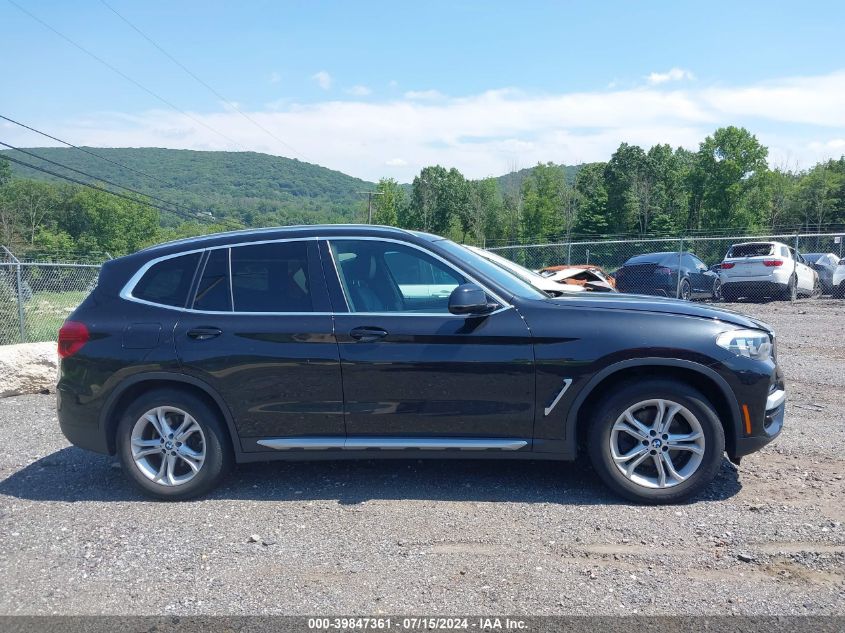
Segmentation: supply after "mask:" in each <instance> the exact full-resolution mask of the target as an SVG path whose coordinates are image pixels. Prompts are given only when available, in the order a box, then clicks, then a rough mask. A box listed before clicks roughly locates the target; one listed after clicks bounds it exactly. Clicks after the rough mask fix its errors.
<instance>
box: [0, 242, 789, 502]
mask: <svg viewBox="0 0 845 633" xmlns="http://www.w3.org/2000/svg"><path fill="white" fill-rule="evenodd" d="M432 271H435V272H434V273H432ZM447 279H448V280H449V282H448V283H446V280H447ZM420 280H423V281H422V282H420ZM426 285H428V286H429V287H430V289H431V291H430V294H428V295H427V296H426V295H424V294H422V293H421V287H422V286H426ZM446 285H450V286H451V292H450V294H449V295H448V296H444V295H443V293H442V292H441V289H442V287H443V286H446ZM58 353H59V356H60V357H61V361H60V363H61V365H60V371H59V377H60V378H59V382H58V386H57V399H58V421H59V425H60V426H61V429H62V431H63V432H64V434H65V436H66V437H67V438H68V439H69V440H70V441H71V442H72V443H73V444H75V445H76V446H79V447H81V448H85V449H89V450H93V451H97V452H100V453H107V454H111V455H115V454H116V455H117V456H118V458H119V459H120V461H121V463H122V466H123V471H124V473H125V474H126V476H127V478H128V479H129V480H130V481H132V482H133V483H134V484H135V485H136V486H138V487H139V488H140V489H141V490H143V491H144V492H145V493H147V494H149V495H152V496H154V497H156V498H159V499H171V500H175V499H186V498H189V497H193V496H196V495H198V494H202V493H204V492H207V491H209V490H210V489H211V488H213V487H214V486H215V485H216V484H217V483H218V482H220V480H221V478H222V477H223V475H224V474H225V473H226V471H227V470H228V469H229V468H230V467H231V466H232V464H233V463H234V462H241V463H245V462H256V461H265V460H274V459H280V460H303V459H350V458H352V459H374V458H385V459H390V458H394V459H395V458H396V457H403V458H406V459H422V458H429V459H431V458H440V459H461V458H464V459H466V458H478V459H490V458H499V459H532V460H536V459H551V460H573V459H576V458H577V457H578V456H579V455H589V457H590V459H591V461H592V464H593V467H594V472H595V476H596V477H599V478H601V479H602V480H603V481H605V482H606V483H607V484H608V485H609V486H610V487H611V488H612V489H613V490H615V491H616V492H617V493H619V494H620V495H623V496H624V497H626V498H628V499H633V500H635V501H639V502H644V503H672V502H678V501H682V500H685V499H689V498H690V497H692V496H693V495H696V494H697V493H699V492H700V491H701V490H702V489H704V488H705V487H706V486H707V485H708V484H710V482H712V481H713V479H714V478H715V477H716V475H717V474H718V473H719V471H720V469H721V468H722V461H723V458H724V454H725V452H727V453H728V456H729V457H730V458H731V460H733V461H734V462H735V463H738V462H739V460H740V458H741V457H742V456H743V455H747V454H749V453H752V452H754V451H757V450H759V449H760V448H762V447H763V446H765V445H766V444H767V443H769V442H770V441H771V440H773V439H774V438H775V437H777V435H778V434H779V433H780V432H781V429H782V427H783V422H784V415H785V403H786V390H785V386H784V379H783V373H782V371H781V369H780V368H779V367H778V364H777V355H776V351H775V335H774V332H773V331H772V329H771V328H770V327H769V326H767V325H766V324H764V323H762V322H760V321H757V320H756V319H752V318H749V317H746V316H744V315H742V314H738V313H735V312H729V311H726V310H720V309H717V308H714V307H708V306H700V305H692V304H690V303H687V302H682V301H674V300H668V299H654V298H645V297H632V296H626V295H622V294H619V293H593V292H581V293H579V294H578V295H576V296H572V297H568V298H567V299H566V300H553V299H550V298H549V297H548V295H547V294H545V293H542V292H540V291H539V290H537V289H536V288H535V287H534V286H532V285H529V284H527V283H525V282H523V281H522V280H521V279H519V278H518V277H517V276H516V275H513V274H510V273H508V272H505V271H504V270H503V269H502V268H500V267H499V266H496V265H494V264H493V263H491V262H490V260H489V259H487V258H485V257H480V256H479V255H478V254H477V253H476V252H475V251H473V250H471V249H467V248H464V247H462V246H460V245H458V244H455V243H454V242H452V241H450V240H447V239H443V238H441V237H437V236H435V235H429V234H426V233H419V232H415V231H405V230H402V229H395V228H389V227H376V226H370V225H350V226H343V225H329V226H307V227H289V228H271V229H254V230H247V231H237V232H232V233H222V234H217V235H206V236H202V237H196V238H189V239H186V240H180V241H176V242H170V243H168V244H161V245H158V246H154V247H152V248H148V249H145V250H142V251H139V252H137V253H133V254H132V255H127V256H125V257H120V258H117V259H113V260H109V261H107V262H106V263H105V264H103V266H102V268H101V269H100V276H99V283H98V284H97V287H96V288H95V289H94V291H93V292H92V293H91V295H89V296H88V297H87V298H86V299H85V300H84V301H83V302H82V304H81V305H80V306H79V307H78V308H77V309H76V310H74V312H73V313H72V314H71V315H70V316H69V318H68V320H67V321H65V323H64V325H63V326H62V328H61V330H60V332H59V341H58ZM4 450H16V449H15V448H12V447H10V448H8V449H6V448H5V447H4ZM21 450H25V448H24V449H21ZM80 464H82V467H83V468H85V467H86V466H85V464H86V462H85V461H80ZM91 464H92V468H96V469H98V470H102V469H101V464H100V463H99V462H96V463H95V462H91ZM294 470H295V469H294ZM268 485H272V484H270V483H269V482H268ZM297 485H298V484H297ZM315 485H322V483H321V482H319V481H316V480H315ZM454 485H459V484H458V483H457V482H456V483H455V484H454Z"/></svg>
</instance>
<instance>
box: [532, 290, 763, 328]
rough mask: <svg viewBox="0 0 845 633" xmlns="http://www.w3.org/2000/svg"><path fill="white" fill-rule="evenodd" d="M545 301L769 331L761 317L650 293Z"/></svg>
mask: <svg viewBox="0 0 845 633" xmlns="http://www.w3.org/2000/svg"><path fill="white" fill-rule="evenodd" d="M546 303H549V304H551V305H556V306H557V307H564V306H576V307H579V308H595V309H605V310H632V311H636V312H653V313H657V314H677V315H679V316H687V317H697V318H700V319H711V320H713V321H722V322H724V323H730V324H732V325H736V326H739V327H747V328H755V329H758V330H765V331H766V332H772V328H771V327H769V326H768V325H767V324H765V323H763V322H762V321H757V320H756V319H752V318H750V317H747V316H745V315H744V314H740V313H739V312H734V311H733V310H726V309H724V308H717V307H715V306H710V305H704V304H700V303H692V302H690V301H680V300H678V299H664V298H662V297H652V296H650V295H633V294H624V293H620V292H600V293H596V292H585V293H581V294H578V295H573V296H571V297H569V296H567V297H558V298H556V299H550V300H547V301H546Z"/></svg>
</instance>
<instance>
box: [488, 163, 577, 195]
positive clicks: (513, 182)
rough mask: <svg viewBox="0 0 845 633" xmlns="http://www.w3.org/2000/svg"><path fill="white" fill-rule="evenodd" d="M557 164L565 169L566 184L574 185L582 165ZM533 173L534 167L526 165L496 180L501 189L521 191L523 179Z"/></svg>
mask: <svg viewBox="0 0 845 633" xmlns="http://www.w3.org/2000/svg"><path fill="white" fill-rule="evenodd" d="M556 166H557V167H558V168H559V169H561V170H562V171H563V177H564V178H565V179H566V184H568V185H569V186H572V185H574V184H575V176H576V175H577V174H578V170H579V169H580V168H581V165H556ZM533 173H534V167H526V168H525V169H520V170H518V171H515V172H512V173H510V174H505V175H503V176H499V177H498V178H496V182H498V183H499V189H500V190H501V191H519V188H520V187H521V186H522V181H523V180H525V179H526V178H528V177H530V176H531V174H533Z"/></svg>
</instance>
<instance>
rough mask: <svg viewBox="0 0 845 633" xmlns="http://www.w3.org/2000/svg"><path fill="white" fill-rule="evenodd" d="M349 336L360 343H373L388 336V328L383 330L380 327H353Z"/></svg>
mask: <svg viewBox="0 0 845 633" xmlns="http://www.w3.org/2000/svg"><path fill="white" fill-rule="evenodd" d="M349 336H351V337H352V338H354V339H355V340H356V341H358V342H359V343H373V342H375V341H378V340H379V339H383V338H384V337H385V336H387V330H383V329H382V328H380V327H370V326H362V327H356V328H352V330H351V331H350V332H349Z"/></svg>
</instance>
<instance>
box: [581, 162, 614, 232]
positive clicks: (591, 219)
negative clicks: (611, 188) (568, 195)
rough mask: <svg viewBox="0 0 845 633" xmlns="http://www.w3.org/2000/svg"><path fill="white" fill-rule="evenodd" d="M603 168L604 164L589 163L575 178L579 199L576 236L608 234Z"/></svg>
mask: <svg viewBox="0 0 845 633" xmlns="http://www.w3.org/2000/svg"><path fill="white" fill-rule="evenodd" d="M605 167H606V163H589V164H587V165H583V166H582V167H581V169H579V170H578V174H577V175H576V176H575V190H576V191H577V192H578V195H579V196H580V198H581V208H580V209H579V213H578V220H577V222H576V223H575V229H574V230H575V233H577V234H578V235H602V234H605V233H607V232H608V217H607V188H606V187H605V184H604V170H605Z"/></svg>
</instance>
